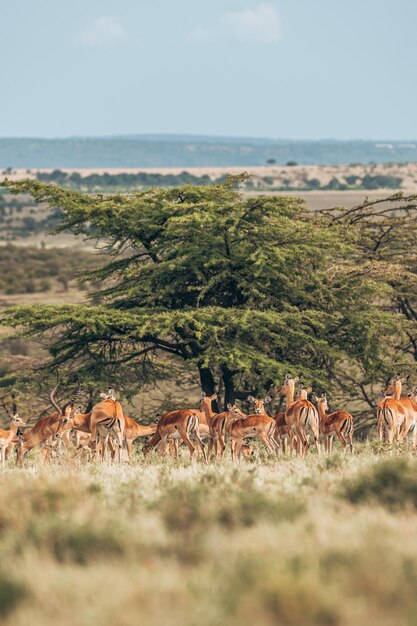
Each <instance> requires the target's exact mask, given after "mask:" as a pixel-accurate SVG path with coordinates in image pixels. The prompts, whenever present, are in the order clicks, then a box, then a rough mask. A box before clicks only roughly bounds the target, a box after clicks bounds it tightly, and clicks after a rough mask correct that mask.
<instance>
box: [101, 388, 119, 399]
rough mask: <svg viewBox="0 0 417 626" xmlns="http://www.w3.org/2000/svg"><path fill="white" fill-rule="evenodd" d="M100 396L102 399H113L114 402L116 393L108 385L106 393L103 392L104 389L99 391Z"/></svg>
mask: <svg viewBox="0 0 417 626" xmlns="http://www.w3.org/2000/svg"><path fill="white" fill-rule="evenodd" d="M100 398H102V399H103V400H113V402H116V393H115V391H114V389H113V388H112V387H110V389H109V390H108V392H107V393H104V391H101V392H100Z"/></svg>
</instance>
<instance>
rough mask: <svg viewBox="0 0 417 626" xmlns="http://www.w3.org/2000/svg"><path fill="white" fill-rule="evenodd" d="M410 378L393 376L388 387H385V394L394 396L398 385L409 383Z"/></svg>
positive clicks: (398, 375)
mask: <svg viewBox="0 0 417 626" xmlns="http://www.w3.org/2000/svg"><path fill="white" fill-rule="evenodd" d="M409 378H410V374H408V376H401V375H400V374H397V375H396V376H393V377H392V378H391V380H390V381H389V383H388V385H387V386H386V387H385V389H384V391H383V394H384V395H385V396H393V395H394V393H395V389H396V386H397V385H398V384H404V383H407V382H408V380H409Z"/></svg>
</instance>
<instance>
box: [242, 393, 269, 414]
mask: <svg viewBox="0 0 417 626" xmlns="http://www.w3.org/2000/svg"><path fill="white" fill-rule="evenodd" d="M248 400H249V402H252V404H254V405H255V413H256V414H258V415H259V414H260V413H262V411H263V408H264V406H265V404H270V403H271V402H272V398H271V396H266V398H264V399H257V398H254V397H253V396H248Z"/></svg>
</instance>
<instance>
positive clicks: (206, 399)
mask: <svg viewBox="0 0 417 626" xmlns="http://www.w3.org/2000/svg"><path fill="white" fill-rule="evenodd" d="M217 397H218V396H217V393H213V394H212V395H211V396H208V395H207V394H205V393H204V391H203V393H202V394H201V400H200V411H203V409H204V407H205V406H206V407H207V408H208V409H211V403H212V402H213V400H217Z"/></svg>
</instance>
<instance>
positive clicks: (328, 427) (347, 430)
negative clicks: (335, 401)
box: [314, 393, 353, 454]
mask: <svg viewBox="0 0 417 626" xmlns="http://www.w3.org/2000/svg"><path fill="white" fill-rule="evenodd" d="M314 400H315V401H316V403H317V408H318V412H319V417H320V432H321V433H322V434H323V435H324V436H325V439H324V450H325V452H328V453H329V454H331V452H332V447H333V438H334V435H336V436H337V437H338V438H339V441H340V443H341V444H342V447H343V449H344V450H346V447H347V446H348V445H349V447H350V452H351V453H352V454H353V417H352V416H351V414H350V413H347V412H346V411H336V412H334V413H326V411H327V410H328V408H329V405H328V403H327V397H326V394H325V393H323V394H322V395H321V397H320V398H318V397H317V396H314Z"/></svg>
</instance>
